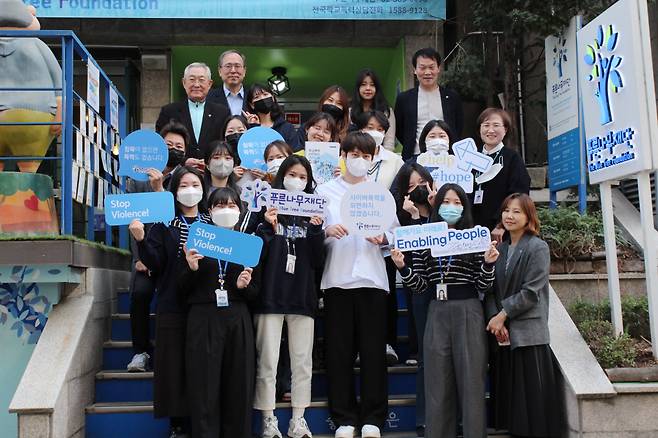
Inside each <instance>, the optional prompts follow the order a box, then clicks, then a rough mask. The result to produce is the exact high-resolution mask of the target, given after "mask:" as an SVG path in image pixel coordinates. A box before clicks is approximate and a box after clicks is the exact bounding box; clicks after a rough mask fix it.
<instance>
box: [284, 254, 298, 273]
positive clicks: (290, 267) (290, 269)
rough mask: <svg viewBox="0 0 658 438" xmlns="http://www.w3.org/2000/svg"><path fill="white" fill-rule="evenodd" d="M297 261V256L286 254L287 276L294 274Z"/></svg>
mask: <svg viewBox="0 0 658 438" xmlns="http://www.w3.org/2000/svg"><path fill="white" fill-rule="evenodd" d="M296 261H297V256H296V255H292V254H288V258H287V260H286V272H287V273H288V274H294V273H295V262H296Z"/></svg>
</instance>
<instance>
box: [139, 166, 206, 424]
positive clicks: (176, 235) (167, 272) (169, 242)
mask: <svg viewBox="0 0 658 438" xmlns="http://www.w3.org/2000/svg"><path fill="white" fill-rule="evenodd" d="M169 190H170V191H171V192H172V193H173V194H174V197H175V211H176V217H175V218H174V219H173V220H172V221H171V222H170V223H169V224H168V225H165V224H162V223H156V224H153V226H152V227H151V229H150V230H149V232H148V235H146V233H145V231H144V224H143V223H141V222H140V221H139V220H134V221H133V222H132V223H131V224H130V226H129V230H130V233H131V234H132V236H133V238H134V239H135V241H136V242H137V248H138V251H139V258H140V260H142V261H143V262H144V264H145V265H146V266H148V267H149V269H150V270H151V272H152V275H153V276H154V278H155V279H156V288H157V293H158V299H157V307H156V319H155V321H156V322H155V343H156V344H157V348H155V351H154V353H155V360H154V365H155V366H154V379H153V385H154V392H153V410H154V411H153V412H154V415H155V417H156V418H160V417H170V421H171V428H172V436H179V435H184V434H186V433H189V431H188V430H187V423H188V421H187V419H186V417H187V416H188V415H189V410H188V403H187V399H188V391H187V390H186V384H185V378H184V376H185V361H184V357H185V354H184V353H185V325H186V311H187V307H186V305H185V302H184V300H183V299H182V293H181V289H180V288H179V286H178V283H177V275H178V263H179V261H180V259H181V258H182V256H183V247H184V245H185V243H186V242H187V236H188V232H189V227H190V225H191V224H192V223H194V222H196V221H201V222H204V223H211V218H210V216H209V215H208V213H207V211H206V208H205V205H206V203H205V196H204V195H205V192H206V189H205V183H204V180H203V175H202V174H201V172H199V171H198V170H197V169H195V168H193V167H189V166H183V167H180V168H179V169H178V170H176V171H175V172H174V173H173V175H172V177H171V182H170V184H169Z"/></svg>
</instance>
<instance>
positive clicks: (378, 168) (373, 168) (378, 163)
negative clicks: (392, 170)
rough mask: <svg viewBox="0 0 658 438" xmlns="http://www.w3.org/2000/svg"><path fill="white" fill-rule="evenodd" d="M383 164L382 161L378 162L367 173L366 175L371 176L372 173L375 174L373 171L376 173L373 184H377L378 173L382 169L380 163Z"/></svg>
mask: <svg viewBox="0 0 658 438" xmlns="http://www.w3.org/2000/svg"><path fill="white" fill-rule="evenodd" d="M383 162H384V160H380V161H378V162H377V164H375V165H374V166H372V168H371V169H370V170H369V171H368V175H372V174H373V173H375V171H377V173H375V182H377V180H378V179H379V171H380V170H381V168H382V163H383Z"/></svg>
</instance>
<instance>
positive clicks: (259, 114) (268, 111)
mask: <svg viewBox="0 0 658 438" xmlns="http://www.w3.org/2000/svg"><path fill="white" fill-rule="evenodd" d="M247 102H248V108H249V110H248V111H243V113H244V116H245V117H246V119H247V122H248V123H249V127H250V128H251V127H254V126H263V127H266V128H272V129H274V130H275V131H276V132H278V133H279V134H281V136H282V137H283V139H284V140H285V142H286V143H288V144H289V145H290V147H291V148H292V150H293V151H294V152H297V151H299V150H301V149H303V144H302V143H301V141H300V138H299V135H298V134H297V131H296V130H295V127H294V126H293V125H292V124H291V123H289V122H287V121H286V119H285V117H284V114H283V111H282V110H281V107H280V106H279V104H278V103H277V101H276V98H275V97H274V95H273V94H272V92H271V91H270V89H269V88H267V87H265V86H264V85H260V84H254V85H252V86H251V87H250V88H249V91H248V92H247Z"/></svg>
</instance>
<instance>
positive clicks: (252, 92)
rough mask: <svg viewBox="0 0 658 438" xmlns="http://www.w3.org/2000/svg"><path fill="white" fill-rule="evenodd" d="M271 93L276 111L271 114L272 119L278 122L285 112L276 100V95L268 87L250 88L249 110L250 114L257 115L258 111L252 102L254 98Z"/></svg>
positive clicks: (247, 97)
mask: <svg viewBox="0 0 658 438" xmlns="http://www.w3.org/2000/svg"><path fill="white" fill-rule="evenodd" d="M263 92H265V93H269V94H271V95H272V99H273V100H274V104H275V105H274V109H273V110H272V112H270V117H271V118H272V120H276V119H278V118H279V117H283V111H282V110H281V107H280V106H279V102H277V100H276V95H275V94H274V93H272V90H270V89H269V88H268V87H266V86H265V85H262V84H253V85H252V86H251V87H249V91H247V96H246V99H247V108H248V109H249V112H250V113H253V114H256V110H255V109H254V106H253V104H252V101H253V100H254V98H255V97H256V96H257V95H259V94H261V93H263Z"/></svg>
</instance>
